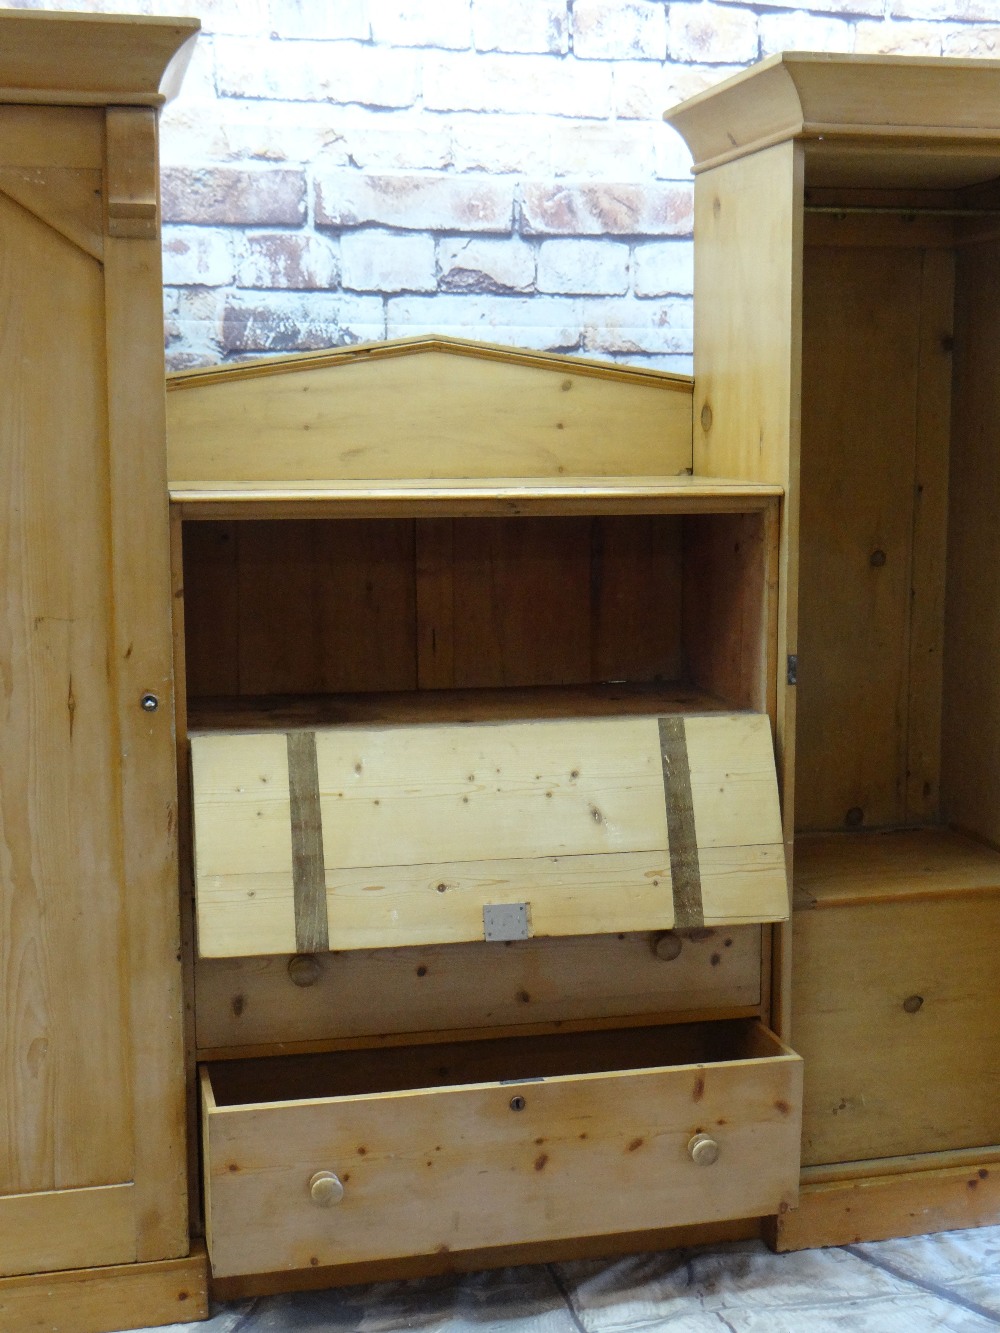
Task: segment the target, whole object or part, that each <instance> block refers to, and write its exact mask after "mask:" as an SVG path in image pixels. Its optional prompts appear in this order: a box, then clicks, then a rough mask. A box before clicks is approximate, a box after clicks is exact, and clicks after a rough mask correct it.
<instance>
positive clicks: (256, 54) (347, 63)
mask: <svg viewBox="0 0 1000 1333" xmlns="http://www.w3.org/2000/svg"><path fill="white" fill-rule="evenodd" d="M216 79H217V84H218V89H219V94H220V96H222V97H265V98H275V99H277V100H279V101H286V102H359V103H361V104H362V105H363V106H385V107H400V106H411V105H412V104H413V102H414V101H415V100H416V97H417V94H418V92H419V87H420V79H419V65H418V58H417V55H416V53H415V52H413V51H397V50H393V49H392V48H382V47H374V46H365V45H363V44H361V43H360V42H266V41H256V40H248V41H238V40H236V39H227V38H219V40H218V43H217V49H216Z"/></svg>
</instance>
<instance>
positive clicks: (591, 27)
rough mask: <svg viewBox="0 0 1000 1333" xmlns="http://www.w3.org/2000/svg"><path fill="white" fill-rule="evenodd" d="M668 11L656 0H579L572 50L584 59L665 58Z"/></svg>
mask: <svg viewBox="0 0 1000 1333" xmlns="http://www.w3.org/2000/svg"><path fill="white" fill-rule="evenodd" d="M666 50H667V25H666V13H665V10H664V6H663V5H662V4H658V3H654V0H576V3H575V4H574V6H573V52H574V54H575V55H577V56H579V57H580V58H581V59H583V60H636V59H641V60H662V59H663V58H664V56H665V55H666Z"/></svg>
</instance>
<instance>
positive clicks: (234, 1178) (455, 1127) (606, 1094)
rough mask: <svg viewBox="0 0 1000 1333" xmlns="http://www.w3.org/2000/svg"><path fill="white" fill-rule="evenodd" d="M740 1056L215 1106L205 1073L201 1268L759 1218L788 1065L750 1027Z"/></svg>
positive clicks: (268, 1266)
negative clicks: (204, 1257)
mask: <svg viewBox="0 0 1000 1333" xmlns="http://www.w3.org/2000/svg"><path fill="white" fill-rule="evenodd" d="M756 1047H757V1050H758V1051H759V1050H764V1051H769V1052H770V1053H769V1054H767V1053H766V1054H763V1055H755V1056H754V1058H750V1059H743V1060H732V1061H724V1062H720V1063H713V1064H709V1065H684V1066H678V1067H669V1068H655V1069H632V1070H627V1071H625V1072H621V1073H601V1074H580V1075H569V1076H564V1077H556V1078H547V1079H541V1080H528V1081H524V1082H515V1083H490V1084H474V1085H466V1086H460V1087H446V1088H427V1089H420V1090H416V1091H405V1092H392V1093H377V1094H372V1095H367V1096H357V1097H351V1096H348V1097H336V1098H322V1099H312V1100H308V1101H300V1102H284V1103H282V1102H270V1103H261V1104H257V1105H241V1106H228V1107H217V1106H216V1105H215V1100H214V1097H213V1095H212V1089H211V1076H210V1075H209V1074H208V1073H205V1074H203V1097H204V1112H205V1115H204V1130H205V1154H206V1160H205V1176H206V1210H207V1227H208V1237H209V1249H210V1254H211V1258H212V1267H213V1271H214V1273H215V1275H216V1276H218V1277H224V1276H230V1275H234V1274H239V1273H249V1272H258V1271H269V1270H276V1269H281V1268H288V1269H292V1268H307V1267H310V1266H313V1267H315V1266H317V1265H320V1266H322V1265H334V1264H339V1263H354V1262H361V1261H364V1260H370V1259H380V1258H391V1257H398V1256H403V1255H417V1254H430V1253H434V1252H438V1253H445V1252H447V1251H450V1250H468V1249H478V1248H484V1247H489V1246H495V1245H505V1244H513V1243H517V1242H521V1241H544V1240H555V1239H559V1238H565V1237H569V1236H576V1235H599V1234H610V1233H614V1232H623V1231H635V1230H644V1229H651V1228H656V1227H664V1226H672V1225H682V1224H685V1223H693V1222H707V1221H716V1220H721V1219H725V1218H734V1217H752V1216H758V1215H766V1214H769V1213H775V1212H777V1211H779V1210H780V1209H782V1208H783V1207H785V1206H787V1205H789V1204H791V1203H793V1202H794V1200H795V1198H796V1196H797V1188H798V1164H799V1136H800V1129H801V1062H800V1061H799V1060H798V1058H797V1057H795V1056H794V1055H792V1054H791V1053H790V1052H787V1051H786V1049H785V1048H783V1047H782V1046H781V1045H780V1043H778V1042H777V1040H776V1039H775V1038H773V1037H772V1036H771V1034H769V1033H766V1032H765V1031H763V1030H761V1031H760V1032H759V1033H758V1040H757V1043H756ZM698 1135H704V1136H707V1137H708V1138H710V1139H712V1140H714V1141H715V1143H716V1144H717V1145H718V1156H717V1160H715V1161H714V1162H706V1161H705V1160H702V1161H701V1162H698V1161H696V1160H694V1159H693V1158H692V1155H691V1151H690V1145H691V1141H692V1139H695V1137H696V1136H698ZM703 1151H705V1155H706V1156H707V1157H708V1158H711V1157H712V1155H713V1154H712V1151H711V1149H708V1150H703ZM697 1155H698V1154H696V1156H697ZM320 1172H329V1173H333V1174H334V1175H335V1176H336V1177H337V1178H338V1180H339V1181H340V1182H341V1184H342V1186H343V1197H342V1199H340V1200H339V1201H338V1202H335V1203H332V1204H330V1203H326V1204H324V1203H322V1202H320V1203H317V1202H314V1201H313V1198H312V1196H311V1191H310V1182H311V1181H313V1179H314V1177H315V1176H316V1175H317V1173H320ZM336 1188H337V1187H336V1186H334V1187H333V1189H332V1190H329V1187H328V1186H321V1187H320V1189H319V1190H318V1191H317V1193H318V1194H319V1195H320V1196H322V1194H323V1191H324V1190H325V1189H326V1190H328V1192H336Z"/></svg>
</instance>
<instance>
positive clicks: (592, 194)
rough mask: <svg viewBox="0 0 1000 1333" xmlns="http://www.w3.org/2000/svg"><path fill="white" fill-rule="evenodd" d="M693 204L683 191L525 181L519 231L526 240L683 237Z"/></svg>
mask: <svg viewBox="0 0 1000 1333" xmlns="http://www.w3.org/2000/svg"><path fill="white" fill-rule="evenodd" d="M691 199H692V193H691V187H690V186H684V185H663V184H654V183H650V184H647V185H632V184H621V185H614V184H600V183H598V184H594V185H580V184H577V185H569V184H565V185H564V184H558V183H556V182H554V181H527V182H526V183H525V185H524V187H523V192H522V205H521V206H522V219H523V227H524V231H525V233H526V234H528V235H546V234H547V235H550V236H614V235H618V236H641V235H649V236H683V235H687V234H689V233H690V231H691V224H692V209H691Z"/></svg>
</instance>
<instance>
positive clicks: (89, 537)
mask: <svg viewBox="0 0 1000 1333" xmlns="http://www.w3.org/2000/svg"><path fill="white" fill-rule="evenodd" d="M197 26H198V25H197V24H196V23H194V22H189V21H187V20H149V21H141V20H129V19H117V18H110V17H109V18H94V19H84V18H80V17H77V16H64V15H55V14H25V13H20V12H18V13H4V14H2V15H0V89H2V91H0V310H2V329H0V383H2V384H3V392H2V394H0V497H2V498H0V505H2V507H3V519H2V527H3V534H4V535H3V542H2V544H0V680H2V681H3V689H2V698H3V704H2V713H0V923H2V925H0V1031H2V1033H3V1062H4V1077H3V1079H2V1081H0V1324H2V1325H3V1327H4V1328H5V1329H8V1330H11V1333H16V1331H18V1330H21V1329H28V1328H30V1329H32V1330H35V1329H41V1328H49V1327H56V1326H59V1327H68V1326H69V1324H70V1323H72V1325H73V1326H74V1327H77V1328H83V1327H84V1324H86V1327H87V1328H90V1329H107V1328H113V1327H120V1326H121V1324H122V1323H133V1324H135V1323H149V1322H158V1323H165V1322H172V1321H174V1320H176V1319H178V1318H180V1317H182V1314H183V1313H184V1312H186V1311H191V1313H192V1314H193V1315H194V1316H195V1317H197V1315H198V1314H199V1313H203V1312H205V1310H206V1299H205V1271H204V1262H203V1260H201V1259H197V1258H196V1259H193V1260H192V1259H189V1258H188V1257H187V1256H188V1255H189V1252H190V1240H189V1227H188V1212H187V1185H186V1178H185V1176H186V1159H185V1150H184V1128H183V1112H184V1103H183V1082H182V1071H183V1047H182V1027H181V975H180V963H179V957H178V908H177V895H176V873H177V855H176V807H177V797H176V778H175V771H174V761H173V744H172V736H171V717H170V714H171V703H172V698H171V696H172V684H171V680H172V667H171V632H170V608H169V564H168V526H167V515H166V506H165V500H164V484H165V475H164V462H163V440H164V413H163V389H162V381H163V354H162V295H161V278H160V250H159V217H158V203H157V200H158V181H157V161H156V110H155V108H156V107H157V105H159V104H160V103H161V102H162V101H163V97H164V93H163V91H161V86H162V87H163V88H164V89H168V88H169V86H170V84H171V83H172V82H173V80H174V77H175V76H174V75H173V74H165V70H166V67H167V66H168V64H169V63H170V62H171V60H172V59H173V58H174V57H175V55H176V53H178V52H179V51H181V50H182V49H183V47H184V46H185V44H186V43H187V42H188V40H189V38H191V36H192V35H193V33H194V32H195V30H196V29H197ZM69 1270H86V1272H87V1275H88V1277H90V1278H91V1279H93V1280H94V1281H97V1282H98V1283H99V1284H100V1289H101V1292H102V1295H101V1296H100V1297H99V1298H98V1299H96V1300H90V1301H87V1302H84V1304H85V1305H86V1307H87V1308H86V1312H85V1314H81V1315H80V1322H77V1319H76V1317H75V1316H72V1317H69V1318H68V1317H67V1312H66V1292H67V1281H68V1278H67V1273H68V1271H69ZM39 1274H41V1275H45V1276H38V1275H39ZM49 1274H54V1275H55V1276H51V1277H50V1276H47V1275H49ZM102 1275H104V1276H103V1278H102ZM91 1290H92V1291H93V1290H94V1288H91ZM67 1320H68V1321H67Z"/></svg>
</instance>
